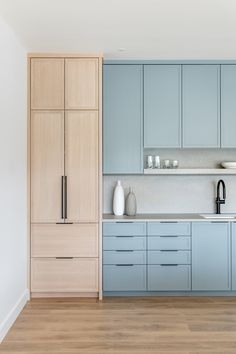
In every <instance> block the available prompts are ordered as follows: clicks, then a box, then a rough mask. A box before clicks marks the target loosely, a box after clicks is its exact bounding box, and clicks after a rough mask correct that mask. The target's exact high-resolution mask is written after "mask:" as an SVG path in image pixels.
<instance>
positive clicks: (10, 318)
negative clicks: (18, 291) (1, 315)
mask: <svg viewBox="0 0 236 354" xmlns="http://www.w3.org/2000/svg"><path fill="white" fill-rule="evenodd" d="M29 299H30V295H29V290H28V289H26V290H25V291H24V293H23V294H22V295H21V297H20V298H19V300H18V301H17V302H16V304H15V305H14V306H13V308H12V309H11V311H10V312H9V313H8V315H7V316H6V318H5V319H4V320H3V322H2V323H0V343H1V342H2V341H3V338H4V337H5V336H6V334H7V332H8V331H9V329H10V328H11V326H12V325H13V323H14V322H15V320H16V319H17V317H18V316H19V314H20V313H21V311H22V310H23V308H24V306H25V304H26V303H27V301H28V300H29Z"/></svg>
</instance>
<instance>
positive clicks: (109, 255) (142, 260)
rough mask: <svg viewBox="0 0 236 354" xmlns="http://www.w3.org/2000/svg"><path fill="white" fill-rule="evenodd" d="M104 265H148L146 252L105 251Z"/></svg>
mask: <svg viewBox="0 0 236 354" xmlns="http://www.w3.org/2000/svg"><path fill="white" fill-rule="evenodd" d="M103 264H104V265H107V264H111V265H112V264H113V265H114V264H146V251H129V250H127V251H104V252H103Z"/></svg>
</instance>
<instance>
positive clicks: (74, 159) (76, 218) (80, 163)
mask: <svg viewBox="0 0 236 354" xmlns="http://www.w3.org/2000/svg"><path fill="white" fill-rule="evenodd" d="M65 161H66V165H65V175H66V176H67V216H68V221H71V222H97V221H98V113H97V112H96V111H92V112H91V111H90V112H89V111H87V112H85V111H83V112H81V111H68V112H67V113H66V121H65Z"/></svg>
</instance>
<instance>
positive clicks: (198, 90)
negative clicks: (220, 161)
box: [182, 65, 220, 148]
mask: <svg viewBox="0 0 236 354" xmlns="http://www.w3.org/2000/svg"><path fill="white" fill-rule="evenodd" d="M182 70H183V78H182V80H183V81H182V82H183V88H182V90H183V108H182V109H183V147H185V148H216V147H220V85H219V83H220V67H219V65H183V69H182Z"/></svg>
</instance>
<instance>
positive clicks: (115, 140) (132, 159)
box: [103, 65, 143, 174]
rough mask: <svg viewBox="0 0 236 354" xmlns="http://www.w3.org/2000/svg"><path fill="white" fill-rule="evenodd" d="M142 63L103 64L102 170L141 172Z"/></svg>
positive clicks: (106, 171) (111, 172)
mask: <svg viewBox="0 0 236 354" xmlns="http://www.w3.org/2000/svg"><path fill="white" fill-rule="evenodd" d="M142 75H143V72H142V65H104V67H103V154H104V155H103V172H104V173H106V174H122V173H129V174H132V173H134V174H135V173H142V172H143V158H142V155H143V135H142V134H143V131H142V130H143V129H142V126H143V112H142V99H143V97H142V96H143V82H142Z"/></svg>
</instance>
